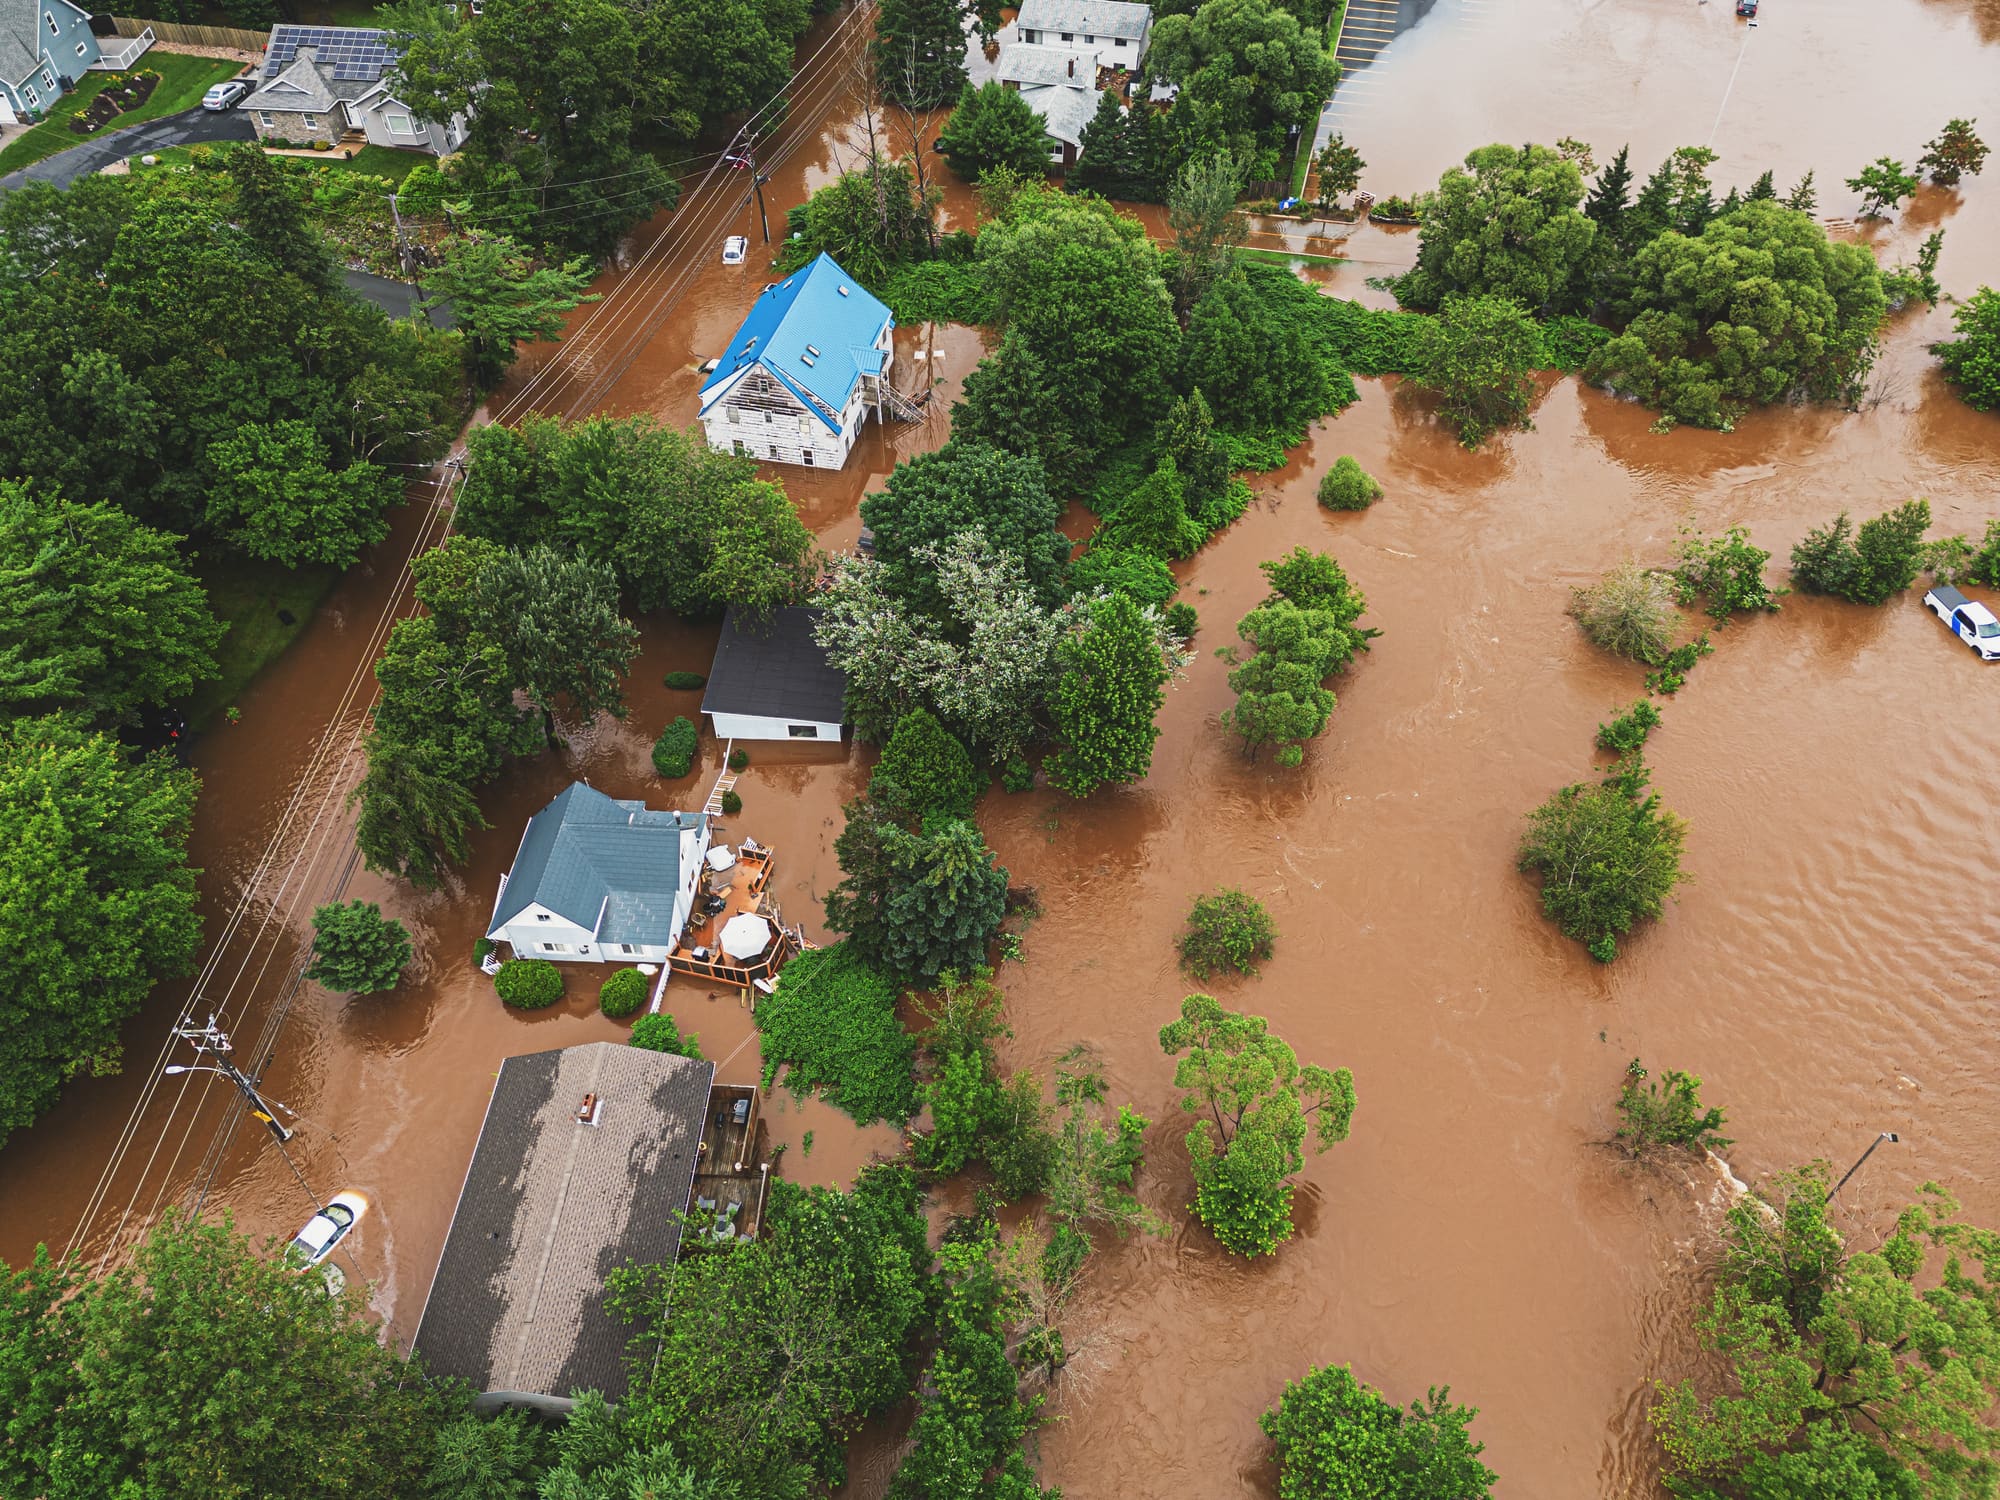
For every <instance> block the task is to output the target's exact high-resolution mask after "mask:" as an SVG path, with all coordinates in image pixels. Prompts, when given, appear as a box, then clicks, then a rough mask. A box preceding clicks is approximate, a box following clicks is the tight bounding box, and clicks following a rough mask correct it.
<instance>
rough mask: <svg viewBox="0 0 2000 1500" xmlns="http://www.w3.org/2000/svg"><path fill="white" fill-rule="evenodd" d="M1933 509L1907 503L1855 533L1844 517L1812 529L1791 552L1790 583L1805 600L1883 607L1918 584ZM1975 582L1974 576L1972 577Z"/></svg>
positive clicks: (1924, 504) (1926, 504) (1843, 514)
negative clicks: (1819, 597) (1827, 597)
mask: <svg viewBox="0 0 2000 1500" xmlns="http://www.w3.org/2000/svg"><path fill="white" fill-rule="evenodd" d="M1930 524H1931V508H1930V504H1929V502H1927V501H1924V500H1911V501H1907V502H1905V503H1904V504H1902V505H1899V506H1897V507H1896V508H1895V509H1894V510H1892V511H1888V512H1885V513H1884V514H1882V515H1879V516H1876V517H1875V518H1874V519H1873V520H1870V521H1864V522H1862V524H1861V529H1860V530H1859V531H1858V532H1857V531H1855V529H1854V523H1853V521H1852V520H1851V519H1850V518H1849V516H1848V514H1847V512H1846V511H1842V512H1841V513H1840V514H1839V515H1838V516H1836V517H1834V519H1833V522H1832V524H1831V525H1828V526H1819V527H1815V528H1814V529H1813V530H1811V531H1809V532H1807V533H1806V535H1805V537H1804V539H1803V540H1801V541H1800V542H1799V544H1798V545H1797V546H1796V547H1794V548H1792V582H1793V583H1795V584H1797V585H1798V586H1799V587H1800V588H1801V589H1803V590H1805V591H1806V592H1807V593H1809V594H1831V595H1833V596H1834V597H1835V598H1839V599H1846V600H1849V601H1851V602H1852V603H1855V604H1882V603H1886V602H1887V600H1888V598H1889V596H1890V595H1891V594H1896V593H1900V592H1902V590H1904V589H1906V588H1908V587H1909V586H1910V585H1911V583H1913V582H1914V581H1915V580H1916V576H1917V570H1918V568H1919V566H1920V565H1921V560H1922V555H1923V538H1924V533H1925V532H1926V531H1928V530H1929V529H1930ZM1975 576H1976V575H1975Z"/></svg>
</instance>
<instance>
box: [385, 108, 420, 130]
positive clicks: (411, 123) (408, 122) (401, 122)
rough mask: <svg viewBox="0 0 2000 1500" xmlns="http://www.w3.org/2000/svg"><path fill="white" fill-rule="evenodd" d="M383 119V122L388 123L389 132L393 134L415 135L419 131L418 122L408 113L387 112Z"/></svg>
mask: <svg viewBox="0 0 2000 1500" xmlns="http://www.w3.org/2000/svg"><path fill="white" fill-rule="evenodd" d="M382 119H383V122H384V123H385V124H387V125H388V127H389V134H391V135H409V136H413V135H415V134H416V133H417V122H416V121H415V120H413V119H411V118H410V117H409V116H408V115H403V114H395V113H393V112H391V113H385V114H384V115H383V116H382Z"/></svg>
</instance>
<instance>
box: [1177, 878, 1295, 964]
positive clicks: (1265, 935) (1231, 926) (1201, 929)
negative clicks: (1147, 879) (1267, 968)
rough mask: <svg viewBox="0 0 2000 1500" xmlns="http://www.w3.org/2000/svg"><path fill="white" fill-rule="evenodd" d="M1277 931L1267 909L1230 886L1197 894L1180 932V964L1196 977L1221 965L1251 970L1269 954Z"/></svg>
mask: <svg viewBox="0 0 2000 1500" xmlns="http://www.w3.org/2000/svg"><path fill="white" fill-rule="evenodd" d="M1277 932H1278V930H1277V928H1276V926H1275V925H1274V924H1273V923H1272V921H1271V916H1270V913H1268V912H1267V911H1265V910H1264V908H1263V906H1262V905H1261V904H1260V903H1259V902H1258V901H1257V900H1256V899H1255V898H1254V897H1251V896H1248V895H1246V894H1244V893H1243V892H1242V891H1239V890H1237V889H1235V888H1234V887H1230V888H1228V889H1226V890H1221V891H1217V892H1216V893H1215V894H1214V895H1213V896H1197V897H1196V898H1195V903H1194V907H1193V909H1192V910H1191V911H1189V912H1188V919H1187V928H1186V930H1185V931H1183V932H1182V933H1181V936H1180V952H1181V967H1182V968H1184V969H1186V970H1187V971H1188V972H1189V973H1191V974H1193V975H1194V976H1195V977H1196V978H1197V979H1207V978H1209V977H1210V976H1211V975H1214V974H1219V973H1221V972H1222V971H1223V970H1225V969H1234V970H1236V972H1237V973H1239V974H1255V973H1256V972H1257V963H1258V961H1259V960H1261V959H1268V958H1269V957H1270V956H1271V943H1272V940H1273V939H1274V938H1275V937H1276V936H1277Z"/></svg>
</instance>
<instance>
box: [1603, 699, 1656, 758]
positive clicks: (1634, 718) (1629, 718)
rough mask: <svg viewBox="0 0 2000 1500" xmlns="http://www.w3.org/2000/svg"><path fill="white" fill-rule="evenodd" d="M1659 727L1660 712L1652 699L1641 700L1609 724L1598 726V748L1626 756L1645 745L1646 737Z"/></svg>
mask: <svg viewBox="0 0 2000 1500" xmlns="http://www.w3.org/2000/svg"><path fill="white" fill-rule="evenodd" d="M1659 727H1660V711H1659V710H1658V709H1657V708H1655V707H1653V705H1652V702H1651V700H1650V699H1646V698H1641V699H1640V700H1639V701H1638V702H1637V703H1635V704H1633V705H1632V706H1631V707H1630V708H1628V709H1626V710H1625V712H1624V713H1622V714H1620V715H1619V716H1618V717H1617V718H1615V719H1613V720H1612V721H1611V722H1610V723H1609V724H1599V725H1598V726H1597V747H1598V748H1599V749H1600V750H1616V751H1617V752H1618V753H1619V754H1620V755H1624V754H1626V753H1627V752H1629V751H1633V750H1637V749H1638V748H1639V747H1640V746H1641V745H1643V744H1645V743H1646V736H1647V735H1649V734H1651V733H1652V732H1653V731H1654V730H1655V729H1657V728H1659Z"/></svg>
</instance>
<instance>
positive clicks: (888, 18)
mask: <svg viewBox="0 0 2000 1500" xmlns="http://www.w3.org/2000/svg"><path fill="white" fill-rule="evenodd" d="M875 69H876V74H877V76H878V77H880V79H881V80H882V92H883V94H884V95H885V96H887V97H888V98H890V99H893V100H895V101H896V102H897V103H898V104H906V105H908V106H910V107H911V108H912V109H936V108H938V107H939V106H940V105H945V104H949V103H951V102H952V100H954V99H956V98H957V97H958V95H959V92H960V91H961V90H962V89H964V87H965V85H966V81H967V79H966V72H965V7H964V6H963V4H961V3H960V0H882V3H881V8H880V9H879V10H877V11H876V13H875Z"/></svg>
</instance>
